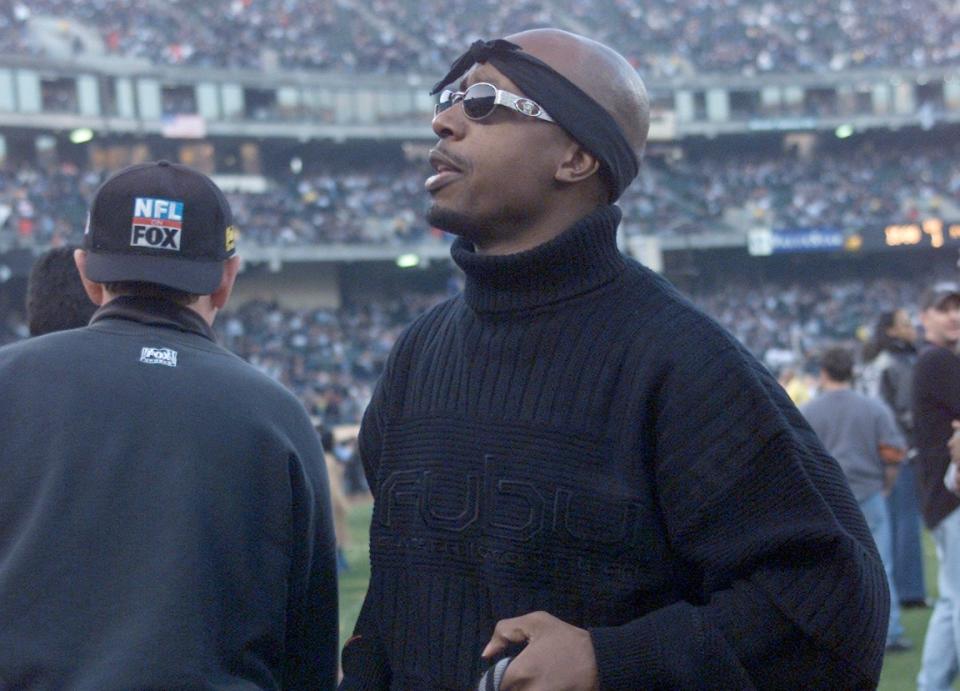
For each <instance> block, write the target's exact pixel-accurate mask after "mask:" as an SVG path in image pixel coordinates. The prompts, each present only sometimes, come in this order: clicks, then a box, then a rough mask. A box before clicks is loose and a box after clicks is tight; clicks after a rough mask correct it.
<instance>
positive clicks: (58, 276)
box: [27, 247, 97, 336]
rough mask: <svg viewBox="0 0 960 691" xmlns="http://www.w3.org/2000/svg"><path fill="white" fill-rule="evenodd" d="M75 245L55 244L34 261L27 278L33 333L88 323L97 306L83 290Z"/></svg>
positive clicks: (36, 334) (76, 326)
mask: <svg viewBox="0 0 960 691" xmlns="http://www.w3.org/2000/svg"><path fill="white" fill-rule="evenodd" d="M74 249H75V248H73V247H55V248H53V249H51V250H48V251H47V252H46V253H44V254H42V255H40V257H39V258H38V259H37V260H36V261H35V262H34V264H33V268H32V269H31V270H30V278H29V279H28V281H27V324H28V326H29V328H30V335H31V336H40V335H43V334H46V333H50V332H52V331H64V330H66V329H76V328H79V327H81V326H86V325H87V324H88V323H89V322H90V317H92V316H93V313H94V312H96V311H97V306H96V305H95V304H93V302H91V301H90V298H89V297H88V296H87V292H86V291H85V290H84V289H83V282H82V281H81V280H80V272H79V271H77V265H76V264H75V263H74V261H73V251H74Z"/></svg>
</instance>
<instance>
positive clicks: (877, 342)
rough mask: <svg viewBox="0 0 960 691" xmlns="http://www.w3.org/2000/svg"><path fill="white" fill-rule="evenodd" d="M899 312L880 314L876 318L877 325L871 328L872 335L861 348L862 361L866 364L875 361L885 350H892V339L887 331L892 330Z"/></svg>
mask: <svg viewBox="0 0 960 691" xmlns="http://www.w3.org/2000/svg"><path fill="white" fill-rule="evenodd" d="M899 311H900V310H893V311H892V312H882V313H881V314H880V316H879V317H877V323H876V324H874V326H873V335H871V336H870V340H869V341H867V344H866V345H865V346H864V347H863V359H864V360H865V361H866V362H870V361H871V360H873V359H875V358H876V357H877V356H878V355H879V354H880V353H882V352H883V351H885V350H892V349H893V342H894V339H893V337H892V336H891V335H890V334H888V333H887V331H888V330H890V329H891V328H893V324H894V322H896V320H897V312H899Z"/></svg>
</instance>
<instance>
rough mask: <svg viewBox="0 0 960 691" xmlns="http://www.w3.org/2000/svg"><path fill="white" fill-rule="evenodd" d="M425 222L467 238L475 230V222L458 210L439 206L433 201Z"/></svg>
mask: <svg viewBox="0 0 960 691" xmlns="http://www.w3.org/2000/svg"><path fill="white" fill-rule="evenodd" d="M427 223H429V224H430V225H431V226H433V227H434V228H439V229H440V230H445V231H447V232H448V233H453V234H454V235H460V236H463V237H464V238H467V239H469V238H470V237H471V236H472V235H474V234H475V233H476V232H477V225H478V224H477V222H476V221H475V220H474V219H472V218H470V217H469V216H467V215H466V214H462V213H460V212H459V211H454V210H452V209H448V208H446V207H443V206H440V205H439V204H437V203H436V202H434V204H433V206H431V207H430V209H429V210H428V211H427Z"/></svg>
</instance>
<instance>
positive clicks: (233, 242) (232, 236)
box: [225, 226, 238, 252]
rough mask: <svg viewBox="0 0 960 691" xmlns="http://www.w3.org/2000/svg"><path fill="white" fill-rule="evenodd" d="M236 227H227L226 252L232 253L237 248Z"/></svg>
mask: <svg viewBox="0 0 960 691" xmlns="http://www.w3.org/2000/svg"><path fill="white" fill-rule="evenodd" d="M237 232H238V231H237V227H236V226H227V232H226V234H225V236H226V247H227V252H233V250H234V249H236V247H237Z"/></svg>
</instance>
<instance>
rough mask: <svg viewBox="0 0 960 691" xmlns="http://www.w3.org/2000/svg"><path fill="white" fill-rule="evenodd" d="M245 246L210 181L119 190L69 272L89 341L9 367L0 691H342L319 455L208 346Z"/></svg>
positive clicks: (300, 413) (263, 382)
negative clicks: (76, 275) (79, 285)
mask: <svg viewBox="0 0 960 691" xmlns="http://www.w3.org/2000/svg"><path fill="white" fill-rule="evenodd" d="M235 245H236V231H235V229H234V228H233V226H232V225H231V217H230V209H229V206H228V204H227V202H226V200H225V198H224V196H223V194H222V193H221V191H220V190H219V189H218V188H217V187H216V185H215V184H214V183H213V182H212V181H211V180H210V179H209V178H207V177H206V176H204V175H202V174H200V173H199V172H197V171H194V170H192V169H190V168H187V167H184V166H180V165H176V164H172V163H168V162H164V161H161V162H158V163H147V164H142V165H137V166H133V167H130V168H126V169H124V170H122V171H120V172H118V173H117V174H116V175H114V176H113V177H111V178H110V179H109V180H107V181H106V182H105V183H104V184H103V185H102V186H101V187H100V189H99V190H98V191H97V193H96V196H95V198H94V200H93V203H92V206H91V209H90V214H89V218H88V223H87V228H86V231H85V234H84V244H83V249H80V250H77V251H76V254H75V259H76V264H77V268H78V270H79V272H80V277H81V279H82V281H83V284H84V287H85V289H86V292H87V294H88V295H89V297H90V299H91V300H93V302H94V303H95V304H97V305H100V308H99V309H98V310H97V312H96V313H95V314H94V316H93V318H92V320H91V322H90V325H89V326H87V327H85V328H81V329H74V330H71V331H60V332H57V333H50V334H47V335H44V336H39V337H37V338H34V339H30V340H28V341H23V342H21V343H16V344H13V345H10V346H7V347H5V348H3V349H0V381H3V387H4V395H3V396H2V397H0V688H3V689H14V688H16V689H55V688H56V689H65V688H71V689H98V691H109V690H118V691H119V690H120V689H147V688H151V689H174V688H181V689H186V688H224V689H225V688H244V689H254V688H255V689H330V688H333V687H334V685H335V683H336V674H337V664H336V650H337V620H338V618H337V584H336V575H335V574H336V566H335V557H334V540H333V530H332V526H331V518H330V506H329V498H328V497H329V495H328V488H327V477H326V471H325V468H324V461H323V454H322V450H321V448H320V444H319V441H318V439H317V436H316V434H315V432H314V430H313V426H312V425H311V423H310V419H309V417H308V416H307V414H306V411H305V410H304V409H303V407H302V406H301V405H300V403H299V402H298V401H297V399H296V398H295V397H294V396H293V395H292V394H290V393H289V392H287V391H286V390H285V389H283V387H281V386H280V385H279V384H277V383H275V382H273V381H272V380H270V379H269V378H268V377H266V376H264V375H262V374H261V373H259V372H258V371H257V370H255V369H254V368H253V367H251V366H249V365H247V364H246V363H244V362H243V361H242V360H240V359H239V358H238V357H237V356H235V355H233V354H232V353H230V352H228V351H227V350H225V349H223V348H222V347H220V346H219V345H217V343H216V340H215V337H214V334H213V331H212V328H211V325H212V323H213V320H214V317H215V316H216V314H217V312H218V310H220V309H221V308H223V306H224V305H225V304H226V303H227V300H228V298H229V296H230V293H231V290H232V288H233V283H234V280H235V278H236V275H237V271H238V267H239V258H238V257H237V256H236V248H235Z"/></svg>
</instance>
